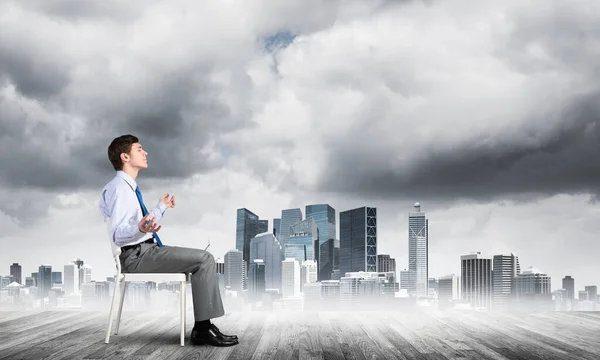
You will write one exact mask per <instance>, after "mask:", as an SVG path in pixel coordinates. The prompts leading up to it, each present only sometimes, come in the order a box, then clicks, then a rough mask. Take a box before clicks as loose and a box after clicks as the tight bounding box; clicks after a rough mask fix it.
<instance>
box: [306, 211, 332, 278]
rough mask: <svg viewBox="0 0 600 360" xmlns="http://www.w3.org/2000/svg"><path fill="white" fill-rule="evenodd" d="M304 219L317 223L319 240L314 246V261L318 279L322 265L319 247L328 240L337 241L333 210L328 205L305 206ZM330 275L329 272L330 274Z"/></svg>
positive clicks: (328, 275)
mask: <svg viewBox="0 0 600 360" xmlns="http://www.w3.org/2000/svg"><path fill="white" fill-rule="evenodd" d="M305 211H306V218H307V219H308V218H309V217H312V218H313V219H315V222H316V223H317V228H318V229H319V240H318V244H316V245H315V260H316V261H317V265H318V266H319V272H318V273H317V276H318V277H319V279H321V278H320V275H319V274H320V273H321V268H322V266H321V264H322V263H323V262H322V261H321V258H320V254H319V251H320V249H321V245H322V244H323V243H324V242H326V241H327V240H329V239H337V234H336V221H335V209H334V208H333V207H331V206H330V205H329V204H313V205H306V208H305ZM330 273H331V272H330ZM330 276H331V275H330V274H327V275H326V277H327V278H328V279H329V277H330Z"/></svg>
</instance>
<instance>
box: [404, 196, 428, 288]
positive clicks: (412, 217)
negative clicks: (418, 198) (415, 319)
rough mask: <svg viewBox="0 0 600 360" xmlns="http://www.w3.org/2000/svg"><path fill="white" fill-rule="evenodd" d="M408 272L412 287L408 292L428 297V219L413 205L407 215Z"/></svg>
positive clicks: (418, 207)
mask: <svg viewBox="0 0 600 360" xmlns="http://www.w3.org/2000/svg"><path fill="white" fill-rule="evenodd" d="M408 271H410V276H411V278H412V279H411V283H413V282H414V285H412V286H414V287H412V288H409V290H408V292H409V294H411V295H416V296H428V294H429V287H428V283H427V281H428V279H429V219H427V216H426V215H425V213H424V212H422V211H421V204H419V203H415V205H414V210H413V211H412V212H410V213H408Z"/></svg>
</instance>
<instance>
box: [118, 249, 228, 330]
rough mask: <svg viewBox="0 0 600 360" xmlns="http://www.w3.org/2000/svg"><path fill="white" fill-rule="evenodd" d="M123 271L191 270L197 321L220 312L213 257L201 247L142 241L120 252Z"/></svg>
mask: <svg viewBox="0 0 600 360" xmlns="http://www.w3.org/2000/svg"><path fill="white" fill-rule="evenodd" d="M120 260H121V269H122V270H121V272H123V273H186V274H189V273H191V274H192V276H191V283H192V300H193V303H194V318H195V320H196V321H202V320H208V319H212V318H216V317H219V316H223V315H224V314H225V310H224V309H223V301H222V300H221V293H220V292H219V283H218V281H217V270H216V265H215V258H214V257H213V255H212V254H211V253H209V252H208V251H205V250H201V249H192V248H184V247H177V246H166V245H165V246H163V247H159V246H158V245H157V244H150V243H142V244H141V246H140V247H137V248H133V249H128V250H127V251H125V252H123V253H121V255H120Z"/></svg>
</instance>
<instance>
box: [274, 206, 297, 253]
mask: <svg viewBox="0 0 600 360" xmlns="http://www.w3.org/2000/svg"><path fill="white" fill-rule="evenodd" d="M300 221H302V211H301V210H300V209H299V208H295V209H285V210H281V228H280V235H279V237H278V238H277V240H278V241H279V243H280V244H281V246H285V244H287V241H288V238H289V237H290V231H291V228H292V225H294V224H297V223H299V222H300Z"/></svg>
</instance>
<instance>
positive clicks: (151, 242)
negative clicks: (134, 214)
mask: <svg viewBox="0 0 600 360" xmlns="http://www.w3.org/2000/svg"><path fill="white" fill-rule="evenodd" d="M144 243H149V244H153V243H154V236H153V237H151V238H150V239H148V240H146V241H143V242H141V243H139V244H135V245H127V246H122V247H121V252H125V251H127V250H129V249H135V248H136V247H138V246H140V245H141V244H144Z"/></svg>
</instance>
